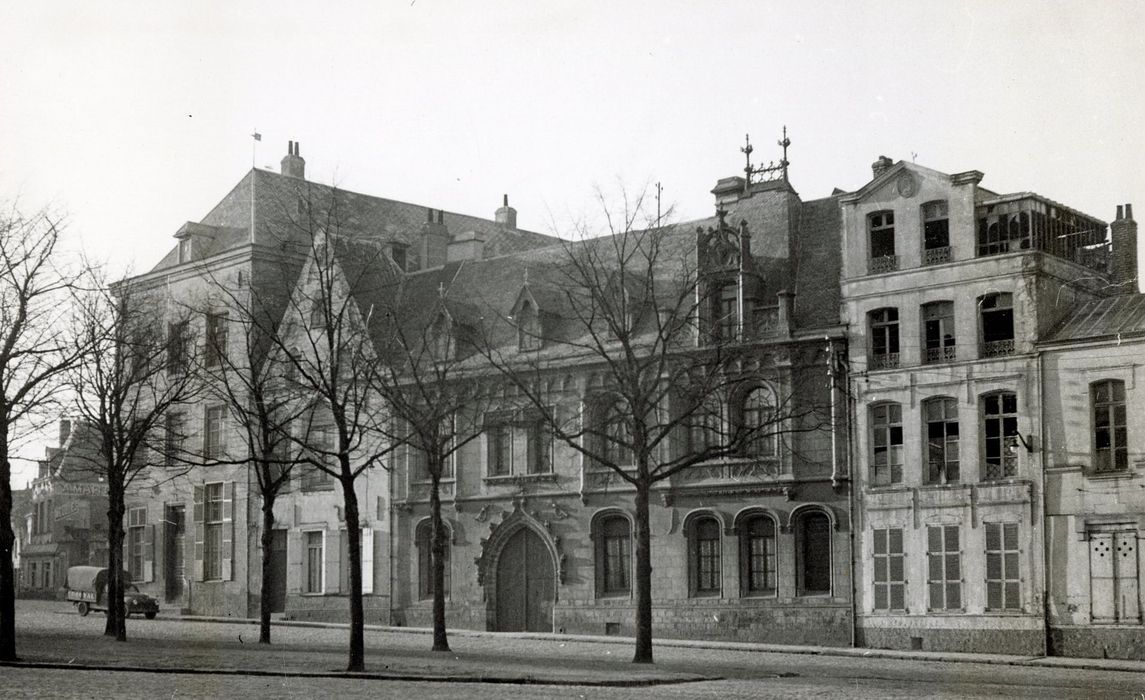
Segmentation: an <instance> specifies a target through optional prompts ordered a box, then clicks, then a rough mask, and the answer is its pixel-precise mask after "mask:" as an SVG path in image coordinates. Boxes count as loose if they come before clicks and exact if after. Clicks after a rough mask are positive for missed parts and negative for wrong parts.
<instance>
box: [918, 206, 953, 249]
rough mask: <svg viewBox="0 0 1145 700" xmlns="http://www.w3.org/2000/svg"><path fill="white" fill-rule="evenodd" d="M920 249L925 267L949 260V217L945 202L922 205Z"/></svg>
mask: <svg viewBox="0 0 1145 700" xmlns="http://www.w3.org/2000/svg"><path fill="white" fill-rule="evenodd" d="M922 247H923V263H924V264H926V265H936V264H938V263H944V262H946V261H948V260H950V216H949V213H948V207H947V204H946V200H939V201H935V202H927V203H926V204H924V205H922Z"/></svg>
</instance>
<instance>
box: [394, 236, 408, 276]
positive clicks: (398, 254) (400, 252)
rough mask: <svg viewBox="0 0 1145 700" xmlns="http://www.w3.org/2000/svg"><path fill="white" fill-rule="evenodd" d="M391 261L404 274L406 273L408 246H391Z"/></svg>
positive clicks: (397, 244) (395, 244) (396, 244)
mask: <svg viewBox="0 0 1145 700" xmlns="http://www.w3.org/2000/svg"><path fill="white" fill-rule="evenodd" d="M390 259H391V260H393V261H394V264H395V265H397V266H398V268H399V269H401V271H402V272H405V271H406V246H404V245H402V244H400V243H394V244H393V245H391V246H390Z"/></svg>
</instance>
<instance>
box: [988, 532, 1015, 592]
mask: <svg viewBox="0 0 1145 700" xmlns="http://www.w3.org/2000/svg"><path fill="white" fill-rule="evenodd" d="M1020 554H1021V550H1020V549H1019V548H1018V524H1017V523H986V609H987V610H1021V609H1022V600H1021V594H1020V592H1019V591H1020V588H1021V587H1020V586H1019V582H1020V581H1021V576H1020V573H1019V570H1020V561H1021V557H1020Z"/></svg>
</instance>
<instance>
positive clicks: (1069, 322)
mask: <svg viewBox="0 0 1145 700" xmlns="http://www.w3.org/2000/svg"><path fill="white" fill-rule="evenodd" d="M1142 333H1145V294H1125V295H1122V296H1116V297H1109V298H1107V299H1098V300H1097V301H1086V302H1081V303H1079V304H1078V305H1077V306H1075V307H1074V308H1073V309H1071V310H1070V311H1069V312H1068V313H1067V314H1066V316H1065V318H1063V319H1062V320H1061V322H1059V323H1058V325H1057V326H1055V327H1054V328H1053V329H1052V330H1051V331H1050V332H1049V333H1047V334H1046V337H1045V338H1043V339H1042V342H1044V343H1058V342H1064V341H1069V340H1086V339H1099V338H1112V337H1117V336H1126V335H1138V334H1142Z"/></svg>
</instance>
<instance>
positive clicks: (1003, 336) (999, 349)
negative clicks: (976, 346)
mask: <svg viewBox="0 0 1145 700" xmlns="http://www.w3.org/2000/svg"><path fill="white" fill-rule="evenodd" d="M978 309H979V316H980V318H981V324H982V357H984V358H985V357H998V356H1002V355H1012V354H1014V309H1013V298H1012V297H1011V295H1010V294H1009V293H1001V294H987V295H986V296H984V297H982V298H980V299H979V300H978Z"/></svg>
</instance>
